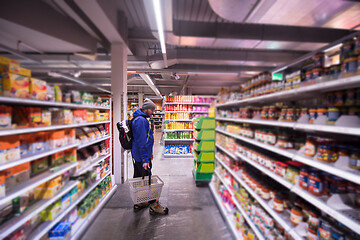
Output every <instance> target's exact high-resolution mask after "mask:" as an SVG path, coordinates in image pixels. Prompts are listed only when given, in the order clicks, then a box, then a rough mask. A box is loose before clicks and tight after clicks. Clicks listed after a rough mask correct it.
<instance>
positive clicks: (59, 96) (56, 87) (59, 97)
mask: <svg viewBox="0 0 360 240" xmlns="http://www.w3.org/2000/svg"><path fill="white" fill-rule="evenodd" d="M54 91H55V102H62V92H61V88H60V87H59V85H54Z"/></svg>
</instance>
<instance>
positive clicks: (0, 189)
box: [0, 171, 6, 222]
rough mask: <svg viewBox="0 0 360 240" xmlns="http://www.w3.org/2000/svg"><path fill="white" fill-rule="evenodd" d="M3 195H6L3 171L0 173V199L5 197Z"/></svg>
mask: <svg viewBox="0 0 360 240" xmlns="http://www.w3.org/2000/svg"><path fill="white" fill-rule="evenodd" d="M5 195H6V187H5V173H4V172H3V171H1V172H0V197H5ZM0 215H1V214H0ZM0 222H1V220H0Z"/></svg>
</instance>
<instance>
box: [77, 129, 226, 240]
mask: <svg viewBox="0 0 360 240" xmlns="http://www.w3.org/2000/svg"><path fill="white" fill-rule="evenodd" d="M160 134H161V133H156V134H155V139H156V144H155V147H154V149H155V151H154V153H155V154H154V162H153V171H152V172H153V175H158V176H160V177H161V179H162V180H163V181H164V182H165V185H164V187H163V190H162V193H161V197H160V202H161V203H162V204H164V205H167V206H168V208H169V215H166V216H152V215H150V214H149V210H148V209H143V210H141V211H139V212H137V213H134V211H133V203H132V201H131V198H130V195H129V187H128V185H127V184H123V185H120V186H118V188H117V191H116V193H115V194H114V195H113V197H112V198H111V199H110V200H109V202H108V203H107V204H106V206H105V207H104V209H103V210H102V211H101V212H100V214H99V215H98V216H97V218H96V220H95V221H94V222H93V223H92V225H91V226H90V227H89V229H88V230H87V232H86V233H85V234H84V236H83V238H82V239H84V240H92V239H94V240H95V239H96V240H99V239H117V240H119V239H134V240H135V239H136V240H139V239H171V240H173V239H175V240H177V239H191V240H198V239H206V240H210V239H214V240H215V239H216V240H219V239H231V238H232V236H231V234H230V232H229V231H228V229H227V226H226V225H225V223H224V221H223V219H222V217H221V215H220V212H219V211H218V208H217V206H216V203H215V202H214V200H213V197H212V195H211V193H210V190H209V189H208V188H207V187H200V188H199V187H196V186H195V182H194V179H193V176H192V173H191V170H192V161H193V160H192V159H162V158H161V156H162V151H163V148H162V147H161V146H160V145H159V143H158V140H159V138H160ZM130 166H131V162H130ZM129 172H131V170H130V169H129Z"/></svg>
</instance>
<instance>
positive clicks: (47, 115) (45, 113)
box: [41, 108, 51, 126]
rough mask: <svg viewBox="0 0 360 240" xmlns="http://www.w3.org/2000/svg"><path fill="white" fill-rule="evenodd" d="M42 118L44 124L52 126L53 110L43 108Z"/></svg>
mask: <svg viewBox="0 0 360 240" xmlns="http://www.w3.org/2000/svg"><path fill="white" fill-rule="evenodd" d="M41 120H42V122H41V123H42V124H43V125H44V126H51V111H49V110H48V109H44V108H43V109H42V112H41Z"/></svg>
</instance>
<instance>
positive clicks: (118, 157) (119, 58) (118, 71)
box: [111, 43, 127, 184]
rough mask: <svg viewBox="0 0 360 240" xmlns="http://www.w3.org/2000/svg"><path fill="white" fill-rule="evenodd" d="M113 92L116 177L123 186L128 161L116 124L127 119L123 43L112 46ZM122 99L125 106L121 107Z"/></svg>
mask: <svg viewBox="0 0 360 240" xmlns="http://www.w3.org/2000/svg"><path fill="white" fill-rule="evenodd" d="M111 91H112V94H113V133H114V134H113V137H114V146H113V149H114V151H113V153H114V155H113V162H114V176H115V183H116V184H121V183H122V177H123V176H124V178H125V179H126V178H127V176H125V174H126V173H127V171H126V170H125V169H127V168H125V167H126V162H127V161H126V159H124V158H123V157H122V156H123V153H122V148H121V145H120V142H119V132H118V130H117V128H116V123H117V122H121V121H122V120H123V119H126V117H127V47H126V45H125V44H123V43H112V44H111ZM121 99H122V100H123V106H121ZM121 110H123V111H121ZM123 174H124V175H123Z"/></svg>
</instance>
